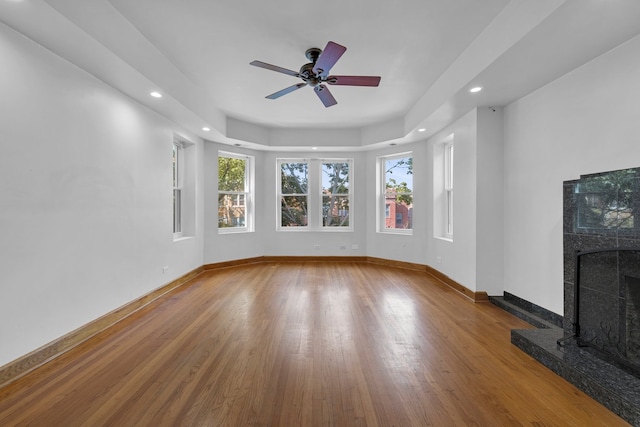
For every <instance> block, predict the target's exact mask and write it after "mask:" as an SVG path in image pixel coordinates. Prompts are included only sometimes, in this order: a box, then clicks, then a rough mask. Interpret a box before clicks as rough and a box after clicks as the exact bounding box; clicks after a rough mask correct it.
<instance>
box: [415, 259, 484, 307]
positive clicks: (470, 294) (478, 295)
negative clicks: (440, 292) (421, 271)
mask: <svg viewBox="0 0 640 427" xmlns="http://www.w3.org/2000/svg"><path fill="white" fill-rule="evenodd" d="M426 272H427V274H429V275H430V276H432V277H433V278H435V279H436V280H438V281H440V282H442V283H444V284H445V285H447V286H448V287H450V288H452V289H453V290H455V291H458V292H460V293H461V294H462V295H464V296H465V297H467V298H469V299H471V300H472V301H473V302H489V295H488V294H487V293H486V292H485V291H480V292H474V291H472V290H471V289H469V288H466V287H464V286H463V285H461V284H460V283H458V282H456V281H455V280H453V279H452V278H450V277H449V276H447V275H446V274H443V273H441V272H440V271H438V270H436V269H435V268H433V267H430V266H428V265H427V266H426Z"/></svg>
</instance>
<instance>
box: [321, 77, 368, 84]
mask: <svg viewBox="0 0 640 427" xmlns="http://www.w3.org/2000/svg"><path fill="white" fill-rule="evenodd" d="M326 82H327V83H329V84H330V85H343V86H378V85H379V84H380V77H379V76H329V77H327V80H326Z"/></svg>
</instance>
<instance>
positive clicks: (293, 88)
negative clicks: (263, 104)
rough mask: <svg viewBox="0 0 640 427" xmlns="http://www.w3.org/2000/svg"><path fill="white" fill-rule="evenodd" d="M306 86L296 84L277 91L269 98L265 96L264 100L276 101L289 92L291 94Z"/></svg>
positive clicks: (304, 84)
mask: <svg viewBox="0 0 640 427" xmlns="http://www.w3.org/2000/svg"><path fill="white" fill-rule="evenodd" d="M306 85H307V84H306V83H298V84H297V85H293V86H289V87H287V88H284V89H282V90H279V91H277V92H275V93H272V94H271V95H269V96H265V98H267V99H277V98H280V97H281V96H282V95H286V94H288V93H289V92H293V91H294V90H298V89H300V88H301V87H305V86H306Z"/></svg>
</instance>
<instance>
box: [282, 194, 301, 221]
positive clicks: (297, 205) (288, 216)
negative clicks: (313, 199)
mask: <svg viewBox="0 0 640 427" xmlns="http://www.w3.org/2000/svg"><path fill="white" fill-rule="evenodd" d="M281 211H282V218H281V223H280V224H281V225H282V227H305V226H306V225H307V197H306V196H283V197H282V200H281Z"/></svg>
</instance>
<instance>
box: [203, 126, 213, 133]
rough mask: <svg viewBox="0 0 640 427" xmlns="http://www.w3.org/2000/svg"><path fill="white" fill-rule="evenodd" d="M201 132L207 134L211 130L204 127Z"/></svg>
mask: <svg viewBox="0 0 640 427" xmlns="http://www.w3.org/2000/svg"><path fill="white" fill-rule="evenodd" d="M202 130H203V131H205V132H209V131H210V130H211V128H208V127H206V126H205V127H203V128H202Z"/></svg>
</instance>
